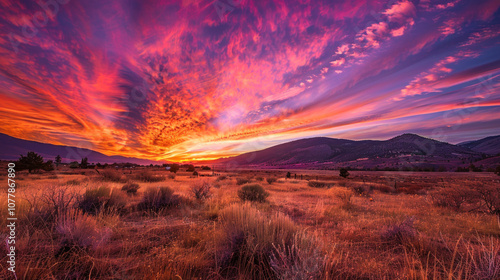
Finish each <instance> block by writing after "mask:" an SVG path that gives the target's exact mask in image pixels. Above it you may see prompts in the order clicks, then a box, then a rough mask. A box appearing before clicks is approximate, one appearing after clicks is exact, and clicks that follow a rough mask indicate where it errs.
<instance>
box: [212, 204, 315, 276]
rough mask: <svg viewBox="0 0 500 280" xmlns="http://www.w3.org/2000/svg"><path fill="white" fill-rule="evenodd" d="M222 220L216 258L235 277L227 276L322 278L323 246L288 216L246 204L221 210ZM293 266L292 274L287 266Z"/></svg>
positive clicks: (225, 270) (223, 269) (224, 269)
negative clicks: (299, 276) (265, 213)
mask: <svg viewBox="0 0 500 280" xmlns="http://www.w3.org/2000/svg"><path fill="white" fill-rule="evenodd" d="M220 221H221V223H222V226H223V228H224V230H223V237H222V239H221V240H220V241H219V242H220V243H221V244H218V246H217V248H219V251H217V252H216V256H217V258H218V263H219V264H220V265H221V266H222V271H224V272H226V273H228V274H230V273H231V272H232V273H233V274H234V275H224V276H225V277H228V278H231V277H234V276H236V275H239V276H243V279H276V278H277V279H300V278H294V277H292V274H293V273H294V272H297V273H299V274H298V275H307V276H308V277H309V278H304V279H319V278H320V277H319V276H320V273H321V271H322V269H323V263H322V257H321V255H322V253H321V244H319V243H318V242H317V240H316V239H314V238H310V237H309V236H308V235H307V234H306V233H304V232H303V231H301V230H300V228H299V227H298V226H297V225H295V223H294V222H293V221H292V220H291V219H290V218H288V217H287V216H285V215H283V214H281V213H278V214H275V215H271V216H266V215H263V214H262V213H261V212H260V211H258V210H257V209H255V208H253V207H252V206H251V205H248V204H244V205H233V206H230V207H228V208H225V209H223V210H221V212H220ZM291 264H293V265H295V269H294V270H293V272H292V271H291V270H289V269H290V268H289V267H287V266H288V265H291ZM231 269H232V270H233V271H232V270H231ZM234 270H236V271H234ZM288 277H291V278H288Z"/></svg>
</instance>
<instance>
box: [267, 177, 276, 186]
mask: <svg viewBox="0 0 500 280" xmlns="http://www.w3.org/2000/svg"><path fill="white" fill-rule="evenodd" d="M277 180H278V179H276V178H273V177H269V178H266V181H267V183H268V184H269V185H271V184H272V183H274V182H276V181H277Z"/></svg>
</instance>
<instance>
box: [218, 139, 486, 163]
mask: <svg viewBox="0 0 500 280" xmlns="http://www.w3.org/2000/svg"><path fill="white" fill-rule="evenodd" d="M482 158H483V157H482V155H481V153H480V152H477V151H473V150H471V149H469V148H467V147H462V146H457V145H452V144H449V143H445V142H440V141H436V140H433V139H429V138H425V137H422V136H419V135H416V134H403V135H400V136H397V137H394V138H392V139H389V140H385V141H375V140H363V141H353V140H344V139H335V138H327V137H318V138H309V139H301V140H296V141H292V142H288V143H284V144H280V145H277V146H274V147H270V148H267V149H264V150H260V151H255V152H249V153H246V154H242V155H239V156H236V157H232V158H225V159H220V160H217V161H216V163H218V164H229V165H230V166H235V167H236V166H260V167H264V168H272V167H278V168H281V167H283V168H285V167H286V168H295V167H296V168H301V167H304V168H310V167H311V168H330V167H331V168H337V167H340V166H350V167H352V168H362V169H367V168H392V169H405V168H408V169H411V168H409V167H412V168H413V167H415V166H419V167H422V168H431V169H432V168H434V169H436V168H445V169H446V170H451V169H453V168H456V167H457V166H468V165H469V164H470V163H472V162H475V161H478V160H480V159H482Z"/></svg>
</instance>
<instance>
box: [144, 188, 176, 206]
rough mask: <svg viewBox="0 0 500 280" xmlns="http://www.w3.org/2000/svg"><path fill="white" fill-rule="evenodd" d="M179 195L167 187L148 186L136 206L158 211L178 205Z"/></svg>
mask: <svg viewBox="0 0 500 280" xmlns="http://www.w3.org/2000/svg"><path fill="white" fill-rule="evenodd" d="M179 202H180V197H179V196H178V195H175V194H174V191H173V190H172V189H171V188H169V187H159V188H154V187H150V188H148V189H147V190H146V191H145V192H144V195H143V197H142V200H141V202H140V203H139V205H138V207H139V209H141V210H151V211H159V210H161V209H168V208H171V207H175V206H177V205H179Z"/></svg>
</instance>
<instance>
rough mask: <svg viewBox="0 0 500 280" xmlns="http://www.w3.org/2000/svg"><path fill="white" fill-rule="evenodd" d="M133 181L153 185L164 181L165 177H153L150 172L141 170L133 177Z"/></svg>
mask: <svg viewBox="0 0 500 280" xmlns="http://www.w3.org/2000/svg"><path fill="white" fill-rule="evenodd" d="M135 179H136V180H139V181H143V182H147V183H155V182H161V181H165V177H164V176H162V175H155V174H154V173H153V172H151V171H150V170H147V169H145V170H143V171H141V172H139V173H137V174H136V175H135Z"/></svg>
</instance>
